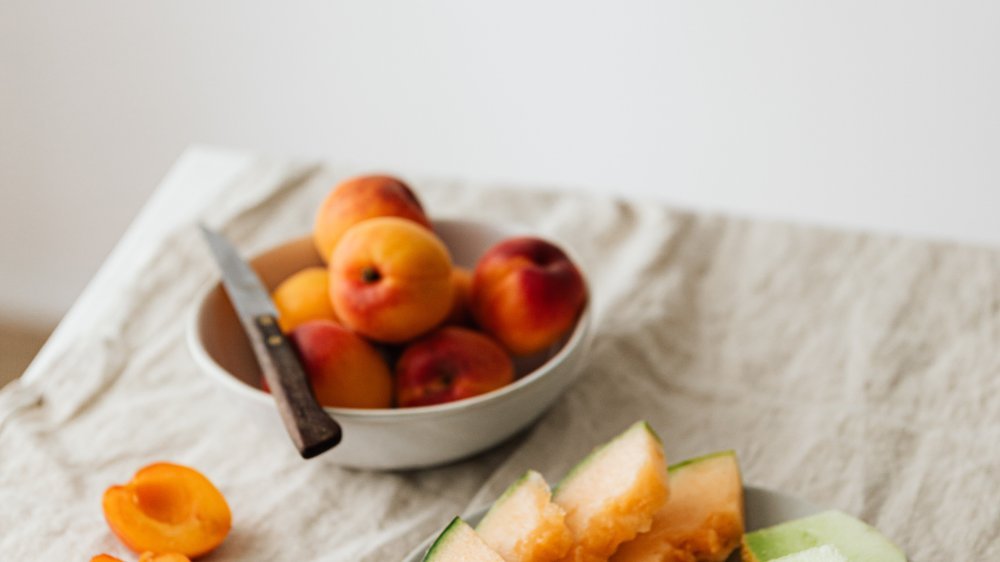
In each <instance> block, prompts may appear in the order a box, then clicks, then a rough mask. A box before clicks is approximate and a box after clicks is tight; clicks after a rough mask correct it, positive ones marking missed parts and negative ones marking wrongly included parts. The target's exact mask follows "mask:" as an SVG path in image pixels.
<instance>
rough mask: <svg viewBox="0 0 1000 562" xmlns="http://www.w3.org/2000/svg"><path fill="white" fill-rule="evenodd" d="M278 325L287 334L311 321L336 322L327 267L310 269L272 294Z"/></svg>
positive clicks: (304, 270) (289, 280)
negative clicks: (276, 309)
mask: <svg viewBox="0 0 1000 562" xmlns="http://www.w3.org/2000/svg"><path fill="white" fill-rule="evenodd" d="M271 300H273V301H274V306H276V307H277V308H278V324H279V325H280V326H281V330H282V331H284V332H285V333H288V332H291V331H292V330H294V329H295V328H296V327H297V326H298V325H299V324H302V323H303V322H306V321H309V320H336V319H337V315H336V314H335V313H334V312H333V304H332V303H331V302H330V274H329V273H328V272H327V270H326V268H325V267H320V266H316V267H307V268H305V269H303V270H302V271H299V272H298V273H295V274H294V275H292V276H291V277H289V278H288V279H285V280H284V281H282V282H281V284H279V285H278V286H277V287H276V288H275V289H274V292H273V293H271Z"/></svg>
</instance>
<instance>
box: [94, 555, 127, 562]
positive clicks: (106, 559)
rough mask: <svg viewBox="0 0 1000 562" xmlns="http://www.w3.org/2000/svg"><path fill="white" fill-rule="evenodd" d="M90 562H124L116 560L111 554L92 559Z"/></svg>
mask: <svg viewBox="0 0 1000 562" xmlns="http://www.w3.org/2000/svg"><path fill="white" fill-rule="evenodd" d="M90 562H122V559H121V558H115V557H114V556H111V555H110V554H98V555H97V556H94V557H93V558H91V559H90Z"/></svg>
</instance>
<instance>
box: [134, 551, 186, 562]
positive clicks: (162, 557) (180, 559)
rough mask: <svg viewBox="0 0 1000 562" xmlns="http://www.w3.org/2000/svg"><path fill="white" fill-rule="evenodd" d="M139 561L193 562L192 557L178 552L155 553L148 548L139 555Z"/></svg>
mask: <svg viewBox="0 0 1000 562" xmlns="http://www.w3.org/2000/svg"><path fill="white" fill-rule="evenodd" d="M139 562H191V559H190V558H188V557H187V556H184V555H183V554H179V553H177V552H167V553H164V554H155V553H152V552H149V551H148V550H147V551H146V552H143V553H142V556H139Z"/></svg>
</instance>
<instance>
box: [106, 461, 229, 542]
mask: <svg viewBox="0 0 1000 562" xmlns="http://www.w3.org/2000/svg"><path fill="white" fill-rule="evenodd" d="M103 506H104V517H105V519H107V521H108V525H110V526H111V530H112V531H113V532H114V533H115V535H117V536H118V538H119V539H121V541H122V542H123V543H125V544H126V545H127V546H128V547H129V548H131V549H132V550H134V551H136V552H145V551H152V552H165V553H179V554H183V555H184V556H187V557H190V558H195V557H197V556H201V555H203V554H206V553H208V552H209V551H211V550H213V549H214V548H215V547H217V546H219V544H220V543H222V541H223V539H225V538H226V535H227V534H229V528H230V525H231V522H232V515H231V514H230V512H229V505H228V504H226V499H225V498H224V497H222V494H221V493H220V492H219V490H218V489H217V488H216V487H215V486H214V485H213V484H212V483H211V482H210V481H209V480H208V478H205V477H204V476H202V474H201V473H200V472H198V471H197V470H194V469H192V468H188V467H186V466H181V465H177V464H170V463H156V464H151V465H149V466H147V467H145V468H142V469H140V470H139V471H138V472H136V473H135V476H133V477H132V480H131V481H130V482H128V483H127V484H124V485H122V486H112V487H110V488H108V490H107V491H106V492H104V501H103Z"/></svg>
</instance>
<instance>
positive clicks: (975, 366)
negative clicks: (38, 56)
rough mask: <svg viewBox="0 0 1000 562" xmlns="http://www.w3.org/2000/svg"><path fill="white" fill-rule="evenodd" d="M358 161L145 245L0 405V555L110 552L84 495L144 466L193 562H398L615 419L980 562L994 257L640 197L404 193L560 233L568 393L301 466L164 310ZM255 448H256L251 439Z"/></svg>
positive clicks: (115, 545)
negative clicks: (404, 449)
mask: <svg viewBox="0 0 1000 562" xmlns="http://www.w3.org/2000/svg"><path fill="white" fill-rule="evenodd" d="M358 171H359V170H353V169H344V168H336V167H334V168H330V167H323V166H318V165H302V164H297V163H290V162H286V161H283V160H277V159H266V158H261V159H258V160H257V161H255V163H254V164H253V165H252V166H250V167H249V168H248V170H247V171H246V173H244V174H243V175H242V176H241V177H240V178H239V179H238V180H236V181H233V182H232V183H231V184H230V185H228V186H227V188H226V189H224V190H223V192H222V193H221V195H220V196H219V197H218V198H217V199H216V200H213V201H205V204H204V207H203V208H204V212H203V213H202V214H201V215H200V216H191V217H190V222H189V223H188V224H186V225H184V226H183V227H181V228H178V229H176V230H174V231H173V232H172V233H170V235H169V236H167V237H165V238H163V239H162V240H160V242H159V243H157V244H155V245H151V246H150V247H149V248H148V254H147V255H146V256H145V263H144V266H143V268H142V270H141V271H140V272H139V274H137V275H135V276H134V278H129V279H126V280H123V283H121V284H120V285H121V286H122V287H125V289H123V290H122V291H121V293H120V294H114V295H107V302H106V306H104V307H103V308H102V309H101V313H100V314H98V315H96V316H95V317H94V318H92V322H91V324H90V329H89V330H88V331H86V332H85V333H81V334H79V336H78V337H77V338H76V340H75V343H74V345H73V346H71V347H70V348H68V349H66V350H65V351H64V352H63V353H62V354H61V355H60V356H59V357H57V358H56V360H55V361H51V362H50V368H48V369H47V370H46V372H44V373H42V375H41V376H38V377H33V379H32V381H30V382H28V381H17V382H15V383H12V384H11V385H8V386H7V387H6V388H4V389H3V390H2V391H0V559H4V560H85V559H87V558H88V557H89V556H90V555H92V554H96V553H98V552H109V553H112V554H118V555H120V556H123V557H125V558H126V559H134V555H130V554H129V553H128V552H127V550H125V549H124V547H123V546H121V545H120V543H119V542H118V541H117V539H116V538H115V537H114V536H113V535H112V534H111V533H110V531H109V529H108V526H107V524H106V523H105V522H104V520H103V517H102V514H101V495H102V493H103V491H104V489H105V488H106V487H108V486H109V485H111V484H114V483H121V482H124V481H127V480H128V479H129V478H130V477H131V475H132V474H133V473H134V472H135V471H136V470H137V469H138V468H140V467H141V466H143V465H145V464H147V463H150V462H153V461H159V460H168V461H172V462H177V463H181V464H186V465H189V466H192V467H195V468H197V469H198V470H200V471H201V472H203V473H204V474H205V475H207V476H208V477H209V478H210V479H211V480H212V481H214V482H215V483H216V484H217V486H218V487H219V488H220V489H221V490H222V492H223V493H224V495H225V496H226V498H227V499H228V501H229V503H230V506H231V508H232V512H233V517H234V519H233V530H232V533H231V535H230V536H229V538H228V539H227V540H226V541H225V542H224V543H223V545H222V546H221V547H220V548H219V549H218V550H217V551H216V552H215V553H213V554H212V555H211V556H210V557H208V558H206V560H211V561H223V560H244V561H248V560H267V561H274V560H336V561H341V560H342V561H357V560H362V561H379V562H386V561H394V560H399V559H400V558H401V557H402V556H403V555H404V554H405V553H406V552H407V551H409V550H410V549H411V548H413V547H414V546H415V545H416V544H418V543H419V542H420V541H421V540H423V539H424V538H425V537H426V536H427V535H429V534H431V533H434V532H435V531H436V530H437V529H439V528H440V527H441V526H442V525H443V524H445V523H446V522H447V521H448V520H449V519H450V518H451V517H452V516H454V515H456V514H460V513H463V512H466V511H468V510H471V509H474V508H478V507H481V506H484V505H487V504H489V503H490V502H491V501H492V500H493V499H494V498H495V497H496V496H497V495H498V494H499V493H500V492H501V491H502V490H503V488H504V487H506V485H507V484H508V483H510V482H511V481H512V480H513V479H514V478H515V477H516V476H518V475H520V474H521V473H522V472H524V471H525V470H526V469H528V468H534V469H537V470H539V471H540V472H542V473H543V474H544V475H545V476H546V477H547V478H548V479H549V480H550V481H555V480H558V478H559V477H560V476H561V475H562V474H563V473H564V472H565V471H566V470H567V469H568V468H569V467H570V466H571V465H572V464H573V463H574V462H575V461H576V460H578V459H580V458H581V457H582V456H583V455H584V454H586V453H587V452H588V451H589V450H590V449H591V448H592V447H593V446H595V445H597V444H599V443H601V442H602V441H604V440H606V439H607V438H609V437H611V436H612V435H614V434H616V433H617V432H619V431H621V430H622V429H623V428H625V427H626V426H627V425H628V424H630V423H631V422H633V421H635V420H636V419H640V418H642V419H646V420H648V421H649V422H650V423H651V424H652V425H653V426H654V428H655V429H656V430H657V431H658V432H659V433H660V434H661V436H662V437H663V439H664V441H665V447H666V452H667V456H668V459H670V460H673V461H677V460H680V459H683V458H686V457H690V456H694V455H698V454H702V453H706V452H710V451H714V450H718V449H726V448H733V449H736V450H737V451H738V453H739V458H740V461H741V463H742V467H743V471H744V478H745V480H746V481H747V482H748V483H753V484H757V485H762V486H766V487H770V488H773V489H777V490H781V491H784V492H787V493H790V494H794V495H797V496H800V497H802V498H805V499H808V500H809V501H811V502H813V503H816V504H819V505H824V506H829V507H833V508H839V509H842V510H845V511H847V512H849V513H852V514H854V515H857V516H859V517H861V518H863V519H865V520H866V521H868V522H870V523H872V524H874V525H875V526H877V527H878V528H879V529H880V530H882V531H883V532H884V533H885V534H886V535H888V536H889V537H890V538H891V539H893V540H894V541H895V542H897V543H898V544H899V545H901V546H902V547H903V548H904V549H905V551H906V552H907V554H908V555H909V556H910V558H911V560H915V561H928V562H931V561H933V562H939V561H944V560H955V561H960V560H963V561H984V560H1000V251H998V250H996V249H990V248H976V247H968V246H963V245H957V244H949V243H939V242H930V241H924V240H908V239H901V238H895V237H889V236H884V235H873V234H868V233H857V232H838V231H834V230H828V229H820V228H811V227H804V226H794V225H788V224H780V223H774V222H762V221H753V220H745V219H739V218H732V217H726V216H714V215H705V214H697V213H691V212H682V211H678V210H675V209H671V208H669V207H667V206H665V205H662V204H658V203H652V202H638V201H624V200H617V199H612V198H606V197H598V196H591V195H585V194H579V193H561V192H556V191H545V190H538V189H535V190H530V191H526V190H519V189H515V188H510V187H487V186H473V185H468V184H466V183H463V182H455V181H443V180H440V179H419V178H408V179H410V180H411V183H412V184H413V186H414V188H415V189H416V191H417V192H418V194H419V196H420V197H421V199H422V200H423V202H424V205H425V207H426V208H427V209H428V211H429V212H430V214H431V215H432V216H435V217H455V216H460V217H469V218H475V219H481V220H487V221H500V222H516V223H520V224H524V225H527V226H528V227H530V228H531V229H533V230H534V231H536V232H537V233H539V234H540V235H542V236H545V235H547V234H548V235H553V236H556V237H558V238H559V239H562V240H566V241H568V242H569V243H570V244H572V246H573V247H574V248H575V249H576V251H577V253H578V254H579V256H580V257H581V260H582V262H583V263H582V266H583V268H584V269H585V271H586V272H587V274H588V275H589V280H590V283H591V286H592V290H593V300H592V304H593V306H594V312H595V323H594V326H595V332H596V335H595V338H594V342H593V345H592V347H591V348H590V350H589V352H588V358H587V361H586V366H585V370H584V372H583V374H582V376H581V377H580V379H579V381H578V382H577V383H576V385H575V386H574V387H572V388H571V389H570V390H569V391H568V392H567V393H566V394H565V395H564V397H563V398H561V399H560V400H559V401H558V402H557V403H556V404H555V405H554V407H553V408H552V409H551V410H550V411H549V412H548V413H547V414H546V415H545V416H544V417H543V418H542V419H541V420H540V421H539V422H538V423H536V424H535V425H534V426H533V427H532V428H531V429H529V430H528V431H526V432H524V433H523V434H521V435H520V436H518V437H517V438H515V439H513V440H511V441H509V442H507V443H505V444H503V445H501V446H499V447H498V448H495V449H493V450H491V451H488V452H486V453H484V454H481V455H479V456H476V457H474V458H470V459H467V460H464V461H461V462H458V463H455V464H452V465H448V466H443V467H439V468H433V469H428V470H420V471H410V472H365V471H358V470H348V469H342V468H338V467H335V466H331V465H329V464H328V463H325V462H323V461H322V459H321V458H320V459H317V460H313V461H303V460H302V459H300V458H299V457H298V455H297V454H296V453H295V451H294V450H293V448H292V447H291V446H290V445H289V444H287V443H284V442H279V441H275V440H273V439H272V438H270V437H268V436H267V435H266V434H264V433H262V432H259V431H257V429H256V427H255V426H254V425H253V424H252V423H248V420H246V419H245V418H243V417H242V413H241V411H239V410H238V409H237V408H236V407H235V406H234V405H233V404H231V403H228V402H227V400H226V396H225V395H224V394H223V393H221V392H218V391H216V389H215V388H214V387H213V385H212V383H211V382H209V381H208V380H207V379H206V378H205V377H204V376H202V375H201V373H200V372H199V371H198V370H197V369H196V367H195V365H194V363H193V361H192V359H191V357H190V356H189V353H188V350H187V349H186V347H185V344H184V331H185V329H186V320H187V317H188V316H189V315H190V314H191V311H192V308H193V305H194V301H195V299H196V297H197V295H198V294H199V293H200V291H201V290H202V289H203V288H204V287H205V286H207V284H208V283H210V282H211V281H212V280H213V278H214V277H215V276H216V269H215V266H214V264H213V262H212V261H211V259H210V257H209V254H208V253H207V251H206V249H205V247H204V245H203V243H202V241H201V239H200V238H199V235H198V233H197V231H196V229H195V227H194V224H195V222H196V220H204V221H206V222H208V223H209V224H211V225H213V226H217V227H220V228H221V229H222V230H223V232H224V233H225V234H226V235H227V236H229V237H230V238H231V239H232V240H234V241H235V242H236V243H237V244H238V245H239V246H240V248H241V250H242V251H244V252H245V253H247V254H251V253H254V252H256V251H259V250H262V249H264V248H266V247H268V246H271V245H274V244H276V243H278V242H281V241H283V240H285V239H287V238H289V237H292V236H298V235H302V234H305V233H307V232H308V231H309V229H310V227H311V223H312V218H313V213H314V209H315V208H316V205H317V204H318V202H319V201H320V200H321V198H322V197H323V196H324V195H325V194H326V192H327V191H328V190H329V189H330V187H331V186H332V185H334V184H335V183H336V182H337V181H339V180H341V179H343V178H345V177H347V175H349V174H352V173H356V172H358ZM265 437H266V438H265Z"/></svg>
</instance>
